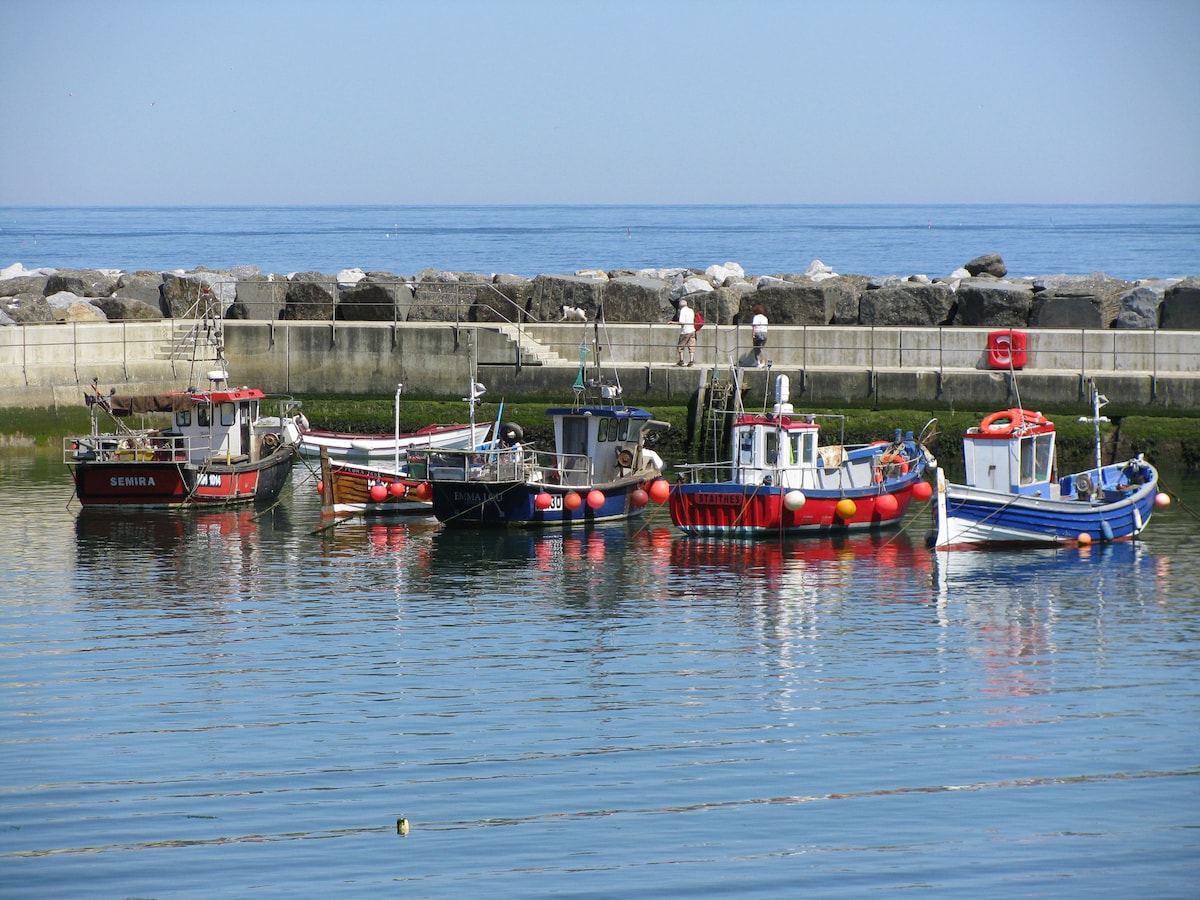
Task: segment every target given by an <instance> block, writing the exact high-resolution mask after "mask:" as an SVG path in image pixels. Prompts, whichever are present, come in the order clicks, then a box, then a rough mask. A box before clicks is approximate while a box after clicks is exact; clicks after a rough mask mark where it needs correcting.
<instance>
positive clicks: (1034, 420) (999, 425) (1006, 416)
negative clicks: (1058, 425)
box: [979, 406, 1046, 434]
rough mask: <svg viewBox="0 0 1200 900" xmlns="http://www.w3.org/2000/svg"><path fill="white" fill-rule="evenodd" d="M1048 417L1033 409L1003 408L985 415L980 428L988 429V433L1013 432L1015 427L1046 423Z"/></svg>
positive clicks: (982, 429) (981, 429)
mask: <svg viewBox="0 0 1200 900" xmlns="http://www.w3.org/2000/svg"><path fill="white" fill-rule="evenodd" d="M1045 424H1046V417H1045V416H1043V415H1042V414H1041V413H1040V412H1034V411H1033V410H1031V409H1018V408H1017V407H1015V406H1014V407H1013V408H1012V409H1005V410H1001V411H1000V412H994V413H992V414H991V415H988V416H984V417H983V421H982V422H980V423H979V430H980V431H986V432H987V433H988V434H1011V433H1012V430H1013V429H1014V428H1019V427H1021V426H1023V425H1045Z"/></svg>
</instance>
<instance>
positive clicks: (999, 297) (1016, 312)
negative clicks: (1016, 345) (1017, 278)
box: [954, 278, 1033, 328]
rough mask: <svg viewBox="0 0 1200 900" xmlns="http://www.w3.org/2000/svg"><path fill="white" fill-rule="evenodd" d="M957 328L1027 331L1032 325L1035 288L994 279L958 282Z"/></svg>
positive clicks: (973, 279)
mask: <svg viewBox="0 0 1200 900" xmlns="http://www.w3.org/2000/svg"><path fill="white" fill-rule="evenodd" d="M957 293H958V312H957V313H956V314H955V317H954V324H955V325H966V326H985V327H1000V328H1024V327H1025V326H1026V325H1028V324H1029V310H1030V308H1031V307H1032V305H1033V288H1032V287H1031V286H1030V285H1028V284H1021V283H1017V282H1011V281H998V280H996V279H994V278H964V279H963V280H962V281H960V282H958V291H957Z"/></svg>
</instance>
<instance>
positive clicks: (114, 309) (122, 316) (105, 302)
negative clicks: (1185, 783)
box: [92, 297, 163, 322]
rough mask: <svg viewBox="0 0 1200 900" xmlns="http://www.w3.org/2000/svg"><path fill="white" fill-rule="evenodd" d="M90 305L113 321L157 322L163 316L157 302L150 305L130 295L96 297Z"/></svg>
mask: <svg viewBox="0 0 1200 900" xmlns="http://www.w3.org/2000/svg"><path fill="white" fill-rule="evenodd" d="M92 305H93V306H95V307H96V308H97V309H99V310H100V311H101V312H102V313H104V315H105V316H106V317H107V318H108V319H109V321H113V322H115V321H137V322H157V321H158V320H160V319H161V318H162V317H163V314H162V310H161V309H159V308H158V303H157V302H156V303H154V304H153V305H151V304H149V303H146V302H145V301H144V300H136V299H134V298H132V297H98V298H96V299H95V300H93V301H92Z"/></svg>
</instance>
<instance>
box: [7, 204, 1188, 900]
mask: <svg viewBox="0 0 1200 900" xmlns="http://www.w3.org/2000/svg"><path fill="white" fill-rule="evenodd" d="M0 214H2V216H3V229H2V230H0V265H7V264H9V263H11V262H16V261H20V262H22V263H23V264H24V265H25V266H26V267H28V268H33V267H36V266H49V265H53V266H59V267H85V266H96V267H104V268H124V269H127V270H137V269H153V270H157V269H166V268H176V267H184V268H187V267H192V266H197V265H206V266H208V267H209V268H214V269H215V268H223V267H229V266H233V265H239V264H253V265H258V266H259V267H260V268H261V269H262V270H263V271H294V270H317V271H324V272H334V271H338V270H340V269H341V268H345V267H350V266H357V267H360V268H363V269H386V270H388V271H393V272H396V273H405V274H413V273H415V272H416V271H419V270H420V269H422V268H425V267H435V268H446V269H453V270H460V271H476V272H486V271H508V272H516V273H520V274H528V275H533V274H538V273H539V272H543V271H545V272H561V271H574V270H577V269H581V268H587V267H593V266H595V267H604V268H640V267H647V266H654V267H657V266H675V265H680V266H685V265H686V266H698V267H703V266H707V265H709V264H712V263H721V262H725V261H726V260H732V261H736V262H740V263H741V264H742V265H743V267H744V268H745V269H746V270H747V271H748V272H754V273H765V272H769V271H781V272H783V271H803V269H804V268H806V267H807V265H808V263H809V262H811V261H812V259H822V260H823V261H824V262H826V263H827V264H830V265H832V266H834V267H835V268H837V269H839V270H843V271H859V272H863V273H866V274H888V273H896V274H902V273H908V272H915V271H924V272H926V273H929V274H943V273H948V272H949V271H952V270H953V269H954V268H956V267H957V266H959V265H961V264H962V263H963V262H966V261H967V260H968V259H971V258H972V257H974V256H977V255H979V254H981V253H986V252H992V251H995V252H999V253H1001V255H1002V256H1004V258H1005V260H1006V261H1007V263H1008V266H1009V269H1010V271H1012V272H1013V273H1014V274H1047V273H1055V272H1064V271H1065V272H1090V271H1098V270H1103V271H1106V272H1108V274H1110V275H1119V276H1122V277H1126V278H1139V277H1149V276H1152V275H1158V276H1167V275H1175V274H1200V240H1198V234H1200V209H1198V208H1197V207H931V208H928V209H925V208H918V207H878V208H875V207H837V208H817V207H812V208H809V207H795V208H791V207H789V208H783V207H744V208H724V207H721V208H717V207H702V208H692V207H687V208H662V207H647V208H616V207H611V208H610V207H596V208H586V209H585V208H579V207H573V208H557V207H551V208H532V207H520V208H503V209H502V208H483V209H465V208H456V209H440V210H435V209H424V210H407V211H402V210H400V209H391V208H382V207H381V208H374V209H363V208H357V209H351V208H347V209H319V210H317V209H270V210H265V209H246V210H133V209H122V210H66V209H54V210H0ZM935 215H936V216H937V217H938V219H937V221H934V216H935ZM926 217H928V218H929V219H930V222H929V223H928V225H927V224H926V222H925V221H924V219H925V218H926ZM954 220H957V222H956V223H955V222H954ZM822 222H824V223H825V226H824V227H823V226H822V224H821V223H822ZM905 222H907V223H908V224H905ZM626 227H628V228H629V233H628V234H627V233H626ZM1027 232H1028V233H1027ZM3 430H4V414H3V411H0V432H2V431H3ZM1162 474H1163V480H1164V487H1165V488H1166V489H1167V490H1169V491H1170V492H1171V493H1173V494H1174V496H1175V498H1176V502H1175V503H1173V504H1172V505H1171V506H1170V507H1169V508H1167V509H1166V510H1161V511H1158V512H1157V513H1156V514H1155V516H1154V519H1153V521H1152V522H1151V524H1150V526H1149V528H1148V529H1147V531H1146V533H1145V535H1144V539H1142V540H1139V541H1137V542H1132V543H1126V544H1120V545H1111V546H1098V545H1097V546H1091V547H1088V548H1072V549H1061V550H1026V551H1020V552H963V553H952V554H935V553H931V552H930V551H929V550H927V549H926V548H925V544H924V535H925V531H926V530H927V529H928V527H929V524H930V523H929V511H928V508H927V507H926V506H925V505H921V506H920V508H919V509H916V510H915V511H914V512H912V513H910V515H909V517H908V518H907V519H906V520H905V523H904V526H903V528H902V529H901V530H899V531H896V532H889V533H884V534H882V535H877V536H871V535H864V536H857V537H852V538H849V539H845V540H840V541H829V540H819V539H811V540H796V541H792V542H788V543H784V544H779V543H774V542H764V543H758V544H746V543H735V542H719V541H705V540H697V539H691V538H686V537H684V536H683V535H682V534H680V533H678V532H677V531H675V530H674V529H673V528H672V526H671V525H670V520H669V518H668V517H667V515H666V511H665V509H663V508H661V507H652V508H651V509H650V510H648V513H647V515H646V516H645V517H644V518H643V519H642V520H641V521H640V522H635V523H629V524H624V525H618V526H607V527H602V528H596V529H591V530H577V531H573V532H566V533H564V532H561V531H549V532H532V533H528V532H515V531H512V532H502V531H497V532H491V533H470V532H466V533H460V532H450V531H443V530H442V529H441V528H440V527H438V526H437V525H436V524H435V523H429V522H418V523H403V522H364V521H361V520H352V521H349V522H344V523H341V524H337V525H333V526H328V523H323V522H322V520H321V516H320V509H319V498H318V497H317V495H316V492H315V490H314V483H313V481H312V479H311V476H310V473H309V471H308V468H307V466H306V464H305V463H303V462H301V463H299V464H298V465H297V468H296V470H295V472H294V473H293V477H292V482H291V486H290V487H289V488H288V489H287V490H286V491H285V494H284V496H283V497H282V498H281V500H280V502H279V503H278V504H277V505H275V506H273V507H270V508H261V509H253V508H250V509H243V510H235V511H224V512H219V511H189V512H183V513H158V514H153V513H145V512H141V513H125V514H105V513H101V514H99V515H93V514H91V513H87V514H84V513H81V511H80V510H79V507H78V503H77V502H74V501H73V500H72V490H71V480H70V476H69V474H68V472H67V470H66V467H65V466H64V465H63V464H62V462H61V459H60V457H59V454H58V453H57V452H53V453H47V452H44V451H39V452H31V451H21V450H19V449H12V448H8V449H0V754H2V756H0V758H2V760H3V765H2V766H0V897H3V898H9V897H12V898H32V897H38V898H40V897H54V898H89V900H91V898H118V900H119V898H205V900H207V898H212V897H264V898H265V897H288V898H291V897H372V898H373V897H392V896H403V897H434V898H474V897H480V896H498V897H555V898H559V897H561V898H604V900H612V898H615V897H626V898H672V897H678V898H693V897H719V896H726V897H754V898H760V897H761V898H792V897H797V896H811V897H822V898H825V897H830V898H837V897H854V898H857V897H862V896H865V895H877V894H887V895H899V894H903V895H905V896H912V897H938V898H943V897H950V898H959V897H961V898H978V897H1017V896H1019V897H1053V898H1077V897H1105V898H1109V897H1111V898H1129V897H1138V898H1195V897H1197V896H1200V749H1198V748H1200V588H1198V587H1197V585H1198V584H1200V519H1198V514H1200V513H1198V511H1200V475H1198V474H1196V473H1184V472H1171V471H1164V472H1163V473H1162ZM401 819H404V820H406V822H407V833H406V834H401V833H399V829H398V823H399V821H400V820H401Z"/></svg>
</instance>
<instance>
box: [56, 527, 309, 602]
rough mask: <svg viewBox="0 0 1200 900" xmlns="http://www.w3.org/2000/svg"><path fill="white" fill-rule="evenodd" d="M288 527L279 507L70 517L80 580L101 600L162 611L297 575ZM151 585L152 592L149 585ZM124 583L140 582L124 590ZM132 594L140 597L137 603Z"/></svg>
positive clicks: (218, 599) (244, 593)
mask: <svg viewBox="0 0 1200 900" xmlns="http://www.w3.org/2000/svg"><path fill="white" fill-rule="evenodd" d="M291 531H292V526H291V522H290V518H289V516H288V513H287V511H286V508H285V507H284V506H272V507H269V508H263V509H258V508H255V507H241V508H224V509H219V510H218V509H211V510H210V509H202V508H199V507H193V508H191V509H187V510H144V511H141V512H140V513H139V514H138V515H137V516H129V515H113V514H112V513H111V512H110V511H106V510H96V509H87V508H84V509H81V510H80V511H79V513H78V514H77V515H76V516H75V550H76V563H77V565H76V568H77V571H78V573H79V576H80V579H79V580H80V581H81V583H83V584H86V585H88V586H89V589H91V590H93V591H96V590H98V589H100V588H101V587H102V588H103V590H104V591H105V592H106V593H105V596H104V599H106V600H109V601H111V602H114V603H119V602H124V603H129V604H134V605H138V604H141V603H144V604H146V605H147V606H148V607H153V608H162V607H163V606H164V605H166V606H170V605H173V604H176V603H179V602H182V601H185V600H188V601H190V600H194V599H197V598H200V599H203V600H205V601H214V602H223V601H224V600H227V599H229V598H231V597H234V596H251V595H256V594H258V593H260V592H261V591H262V580H263V579H265V578H272V579H275V580H276V582H277V584H276V586H279V585H280V584H285V583H287V582H288V581H289V580H293V579H295V578H296V577H297V568H296V567H295V566H294V565H289V564H288V561H287V558H286V557H287V555H288V554H287V553H286V548H285V546H284V545H283V544H282V543H281V542H279V541H277V540H274V539H273V536H274V535H276V534H289V533H291ZM148 584H152V585H153V586H154V587H153V589H152V590H147V589H146V588H145V586H146V585H148ZM122 585H125V586H134V585H138V586H140V587H138V588H137V589H136V590H129V591H127V590H123V589H122V587H121V586H122ZM137 598H141V599H140V600H139V599H137Z"/></svg>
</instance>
